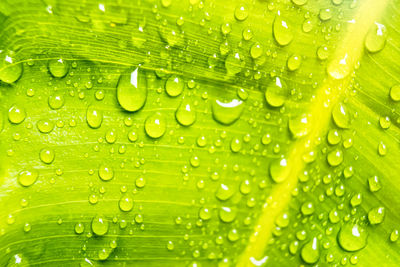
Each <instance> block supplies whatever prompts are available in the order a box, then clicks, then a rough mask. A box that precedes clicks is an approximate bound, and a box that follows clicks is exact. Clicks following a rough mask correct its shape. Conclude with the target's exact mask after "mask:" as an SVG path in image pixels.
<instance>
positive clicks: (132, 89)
mask: <svg viewBox="0 0 400 267" xmlns="http://www.w3.org/2000/svg"><path fill="white" fill-rule="evenodd" d="M146 99H147V80H146V75H145V73H144V71H143V70H142V69H141V68H140V67H137V68H135V69H134V70H133V71H132V69H130V70H128V71H126V72H124V73H122V74H121V76H120V78H119V81H118V85H117V100H118V103H119V104H120V105H121V107H122V108H123V109H125V110H126V111H130V112H133V111H137V110H139V109H141V108H142V107H143V106H144V104H145V102H146Z"/></svg>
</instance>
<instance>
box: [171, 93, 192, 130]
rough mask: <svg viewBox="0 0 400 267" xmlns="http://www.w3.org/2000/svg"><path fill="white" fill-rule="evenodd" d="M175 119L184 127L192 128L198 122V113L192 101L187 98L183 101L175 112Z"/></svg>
mask: <svg viewBox="0 0 400 267" xmlns="http://www.w3.org/2000/svg"><path fill="white" fill-rule="evenodd" d="M175 118H176V120H177V121H178V122H179V123H180V124H181V125H183V126H190V125H192V124H193V123H194V122H195V121H196V111H195V110H194V108H193V105H192V102H191V101H190V100H188V99H186V98H184V99H182V102H181V104H180V105H179V107H178V109H177V110H176V112H175Z"/></svg>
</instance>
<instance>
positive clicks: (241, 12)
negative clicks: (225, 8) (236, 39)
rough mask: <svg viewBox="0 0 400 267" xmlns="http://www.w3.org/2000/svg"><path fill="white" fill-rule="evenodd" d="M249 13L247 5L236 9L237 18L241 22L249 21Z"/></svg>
mask: <svg viewBox="0 0 400 267" xmlns="http://www.w3.org/2000/svg"><path fill="white" fill-rule="evenodd" d="M248 15H249V11H248V9H247V7H246V6H245V5H240V6H237V7H236V8H235V18H236V19H237V20H239V21H243V20H245V19H247V16H248Z"/></svg>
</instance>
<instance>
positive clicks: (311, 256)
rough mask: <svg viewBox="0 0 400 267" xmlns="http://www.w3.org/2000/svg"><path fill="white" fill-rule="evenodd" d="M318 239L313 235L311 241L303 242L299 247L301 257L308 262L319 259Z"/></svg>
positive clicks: (314, 261)
mask: <svg viewBox="0 0 400 267" xmlns="http://www.w3.org/2000/svg"><path fill="white" fill-rule="evenodd" d="M318 243H319V242H318V239H317V238H316V237H314V238H313V239H312V240H311V241H309V242H307V243H306V244H304V246H303V247H302V248H301V252H300V255H301V258H302V259H303V261H305V262H306V263H308V264H313V263H316V262H317V261H318V260H319V253H320V252H319V244H318Z"/></svg>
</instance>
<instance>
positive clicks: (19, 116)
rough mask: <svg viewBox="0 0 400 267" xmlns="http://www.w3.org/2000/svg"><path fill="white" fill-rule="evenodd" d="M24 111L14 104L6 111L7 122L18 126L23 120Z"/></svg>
mask: <svg viewBox="0 0 400 267" xmlns="http://www.w3.org/2000/svg"><path fill="white" fill-rule="evenodd" d="M25 117H26V111H25V109H24V108H23V107H20V106H19V105H17V104H14V105H12V106H11V107H10V109H9V110H8V120H9V121H10V122H11V123H14V124H19V123H21V122H23V121H24V120H25Z"/></svg>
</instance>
